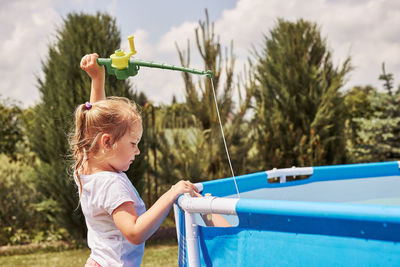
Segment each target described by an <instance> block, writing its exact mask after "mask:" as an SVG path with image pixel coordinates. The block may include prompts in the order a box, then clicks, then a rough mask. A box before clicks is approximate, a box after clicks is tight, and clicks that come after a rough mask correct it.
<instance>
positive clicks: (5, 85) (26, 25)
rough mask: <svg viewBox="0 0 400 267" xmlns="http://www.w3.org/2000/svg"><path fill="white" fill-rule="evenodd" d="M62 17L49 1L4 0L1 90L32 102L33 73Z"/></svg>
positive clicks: (0, 37) (1, 12)
mask: <svg viewBox="0 0 400 267" xmlns="http://www.w3.org/2000/svg"><path fill="white" fill-rule="evenodd" d="M60 22H61V18H60V17H59V16H58V15H57V13H56V12H55V10H54V9H53V8H51V1H47V0H38V1H29V0H24V1H6V2H5V3H4V4H2V8H1V10H0V25H1V33H2V34H1V35H0V57H1V59H2V64H1V65H0V94H2V95H3V97H11V98H13V99H17V100H23V103H24V104H25V105H31V104H33V103H34V102H35V101H37V100H38V99H39V93H38V91H37V89H36V86H35V85H36V79H35V74H36V75H40V69H41V60H43V59H44V58H43V56H44V55H45V54H46V51H47V45H48V43H49V42H51V38H52V37H51V36H52V34H51V33H52V32H53V31H54V28H53V27H49V25H52V26H55V25H57V24H58V23H60Z"/></svg>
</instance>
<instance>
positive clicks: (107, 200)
mask: <svg viewBox="0 0 400 267" xmlns="http://www.w3.org/2000/svg"><path fill="white" fill-rule="evenodd" d="M79 177H80V178H81V181H82V197H81V206H82V211H83V214H84V215H85V220H86V225H87V228H88V246H89V248H90V249H91V251H92V253H91V254H90V257H91V258H93V259H94V260H95V261H97V262H98V263H99V264H100V265H101V266H103V267H108V266H112V267H114V266H124V267H125V266H140V263H141V261H142V256H143V252H144V243H142V244H140V245H135V244H133V243H130V242H129V241H128V240H126V239H125V237H124V236H123V235H122V233H121V232H120V231H119V230H118V228H117V226H116V225H115V223H114V220H113V218H112V216H111V214H112V212H113V211H114V209H116V208H117V207H119V206H120V205H121V204H122V203H124V202H133V203H134V206H135V209H136V213H137V215H138V216H140V215H142V214H143V213H144V212H145V211H146V208H145V205H144V203H143V201H142V199H141V198H140V196H139V194H138V193H137V191H136V189H135V188H134V186H133V185H132V183H131V182H130V181H129V179H128V177H127V176H126V174H125V173H123V172H120V173H116V172H99V173H95V174H92V175H80V176H79Z"/></svg>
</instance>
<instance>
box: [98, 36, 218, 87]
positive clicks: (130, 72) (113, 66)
mask: <svg viewBox="0 0 400 267" xmlns="http://www.w3.org/2000/svg"><path fill="white" fill-rule="evenodd" d="M128 40H129V46H130V49H131V51H130V52H129V53H125V51H124V50H122V49H118V50H116V51H115V53H114V54H112V55H111V56H110V58H98V59H97V63H98V64H99V65H104V66H106V69H107V73H108V74H109V75H115V76H116V77H117V79H119V80H125V79H127V78H128V77H130V76H135V75H136V74H138V71H139V69H140V67H148V68H157V69H168V70H176V71H183V72H189V73H193V74H199V75H206V76H207V77H208V78H213V76H214V74H213V72H212V71H211V70H207V71H202V70H197V69H191V68H184V67H178V66H174V65H169V64H164V63H155V62H152V61H143V60H140V59H131V58H130V57H131V56H133V55H134V54H136V50H135V45H134V43H133V36H132V35H131V36H128Z"/></svg>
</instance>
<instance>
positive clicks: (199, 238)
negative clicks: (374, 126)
mask: <svg viewBox="0 0 400 267" xmlns="http://www.w3.org/2000/svg"><path fill="white" fill-rule="evenodd" d="M299 176H300V177H302V178H304V177H308V178H307V179H301V180H300V179H298V178H299ZM288 180H293V181H290V182H288ZM236 181H237V185H238V189H239V192H240V198H238V196H237V194H236V188H235V185H234V181H233V179H232V178H225V179H218V180H213V181H209V182H204V183H199V184H197V186H198V187H199V189H200V190H201V191H202V194H203V195H205V194H211V196H207V197H203V198H191V197H190V196H187V195H185V196H181V197H180V198H179V200H178V205H175V207H174V208H175V218H176V225H177V234H178V241H179V266H189V267H192V266H224V267H226V266H252V265H257V266H400V170H399V162H381V163H366V164H349V165H335V166H321V167H308V168H289V169H278V170H271V171H264V172H258V173H253V174H248V175H243V176H238V177H236ZM199 213H220V214H224V216H226V218H227V219H228V220H229V221H230V222H231V224H232V227H224V228H220V227H206V226H205V225H204V224H202V221H201V219H200V216H199V215H198V214H199Z"/></svg>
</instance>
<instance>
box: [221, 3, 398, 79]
mask: <svg viewBox="0 0 400 267" xmlns="http://www.w3.org/2000/svg"><path fill="white" fill-rule="evenodd" d="M277 18H283V19H286V20H290V21H295V20H297V19H299V18H304V19H306V20H309V21H313V22H316V23H317V24H318V25H320V26H321V32H322V36H324V37H326V38H327V41H328V45H329V47H330V49H331V50H332V51H333V56H334V57H333V59H334V62H335V63H336V64H339V63H340V62H343V61H344V60H345V59H346V58H347V57H348V56H351V57H352V63H353V65H354V67H355V69H354V71H353V72H352V73H351V77H350V81H349V83H348V86H351V85H366V84H372V85H375V86H377V87H381V83H380V82H379V80H378V76H379V74H380V71H381V67H380V66H381V63H382V62H386V66H387V71H388V72H391V73H395V74H398V73H399V72H400V62H399V60H398V59H399V58H400V46H399V44H400V35H399V34H398V30H397V29H396V27H397V25H400V2H399V1H396V0H386V1H384V0H382V1H372V0H371V1H347V0H336V1H322V0H309V1H279V0H271V1H263V0H239V1H238V3H237V5H236V7H235V8H233V9H230V10H225V11H224V12H223V14H222V16H221V18H220V19H218V20H217V21H216V29H217V32H218V33H220V35H221V40H222V41H223V42H224V43H228V42H229V41H230V40H234V44H235V52H236V54H237V55H238V57H239V59H240V60H241V61H243V60H244V59H245V58H246V57H247V56H248V55H249V49H250V48H251V45H252V44H253V45H255V46H256V47H260V45H261V44H262V42H263V34H267V35H268V33H269V31H270V30H271V29H272V28H273V27H274V26H275V25H276V21H277Z"/></svg>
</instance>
